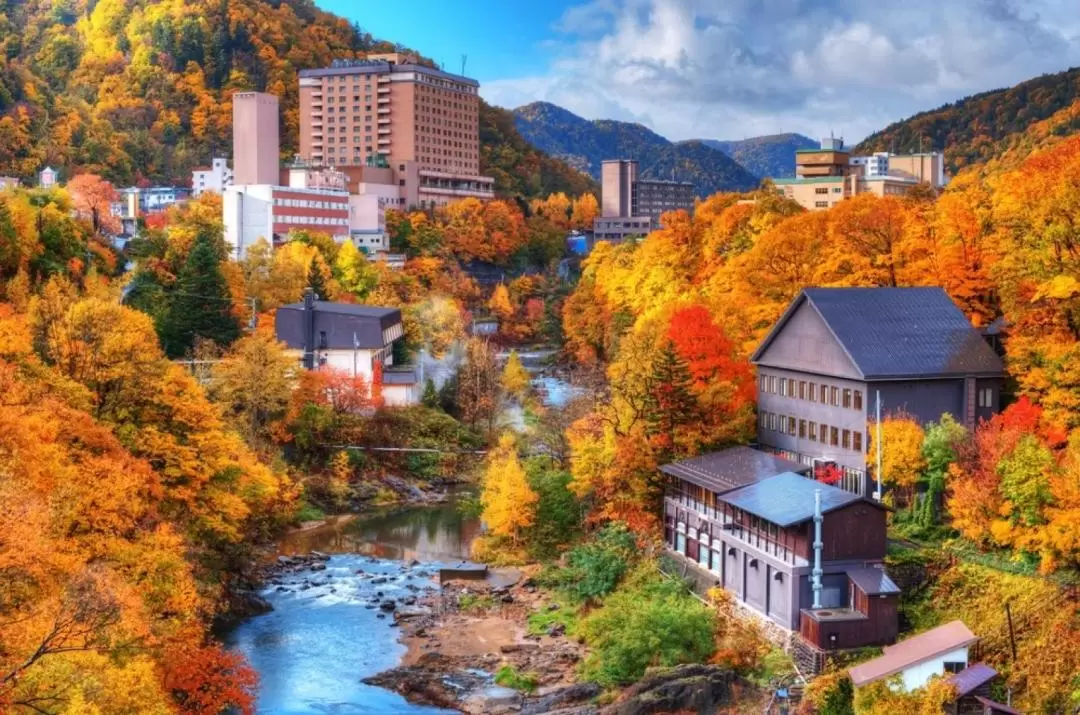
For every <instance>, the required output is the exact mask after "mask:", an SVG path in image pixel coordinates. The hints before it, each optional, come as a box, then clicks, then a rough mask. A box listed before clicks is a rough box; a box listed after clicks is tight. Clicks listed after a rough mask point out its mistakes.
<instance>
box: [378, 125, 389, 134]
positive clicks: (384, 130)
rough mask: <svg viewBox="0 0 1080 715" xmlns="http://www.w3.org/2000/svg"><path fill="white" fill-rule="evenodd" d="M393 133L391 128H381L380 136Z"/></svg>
mask: <svg viewBox="0 0 1080 715" xmlns="http://www.w3.org/2000/svg"><path fill="white" fill-rule="evenodd" d="M391 131H392V130H391V129H390V127H389V126H383V127H379V134H389V133H390V132H391Z"/></svg>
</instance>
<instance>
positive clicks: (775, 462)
mask: <svg viewBox="0 0 1080 715" xmlns="http://www.w3.org/2000/svg"><path fill="white" fill-rule="evenodd" d="M807 470H809V467H805V466H803V465H801V464H799V463H798V462H792V461H790V460H787V459H784V458H783V457H778V456H776V455H774V454H769V453H768V452H762V451H761V450H757V449H753V448H752V447H732V448H730V449H725V450H722V451H720V452H712V453H710V454H703V455H701V456H699V457H693V458H692V459H684V460H682V461H681V462H674V463H672V464H665V465H663V466H662V467H660V471H661V472H663V473H664V474H670V475H671V476H673V477H677V478H679V479H685V480H686V481H688V482H690V483H691V484H697V485H698V486H699V487H705V488H706V489H709V490H711V491H713V492H716V493H717V494H722V493H723V492H727V491H730V490H732V489H736V488H738V487H742V486H746V485H747V484H753V483H754V482H760V481H761V480H763V479H768V478H769V477H775V476H776V475H777V474H783V473H784V472H797V473H798V472H805V471H807Z"/></svg>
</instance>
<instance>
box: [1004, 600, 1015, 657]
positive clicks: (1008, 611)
mask: <svg viewBox="0 0 1080 715" xmlns="http://www.w3.org/2000/svg"><path fill="white" fill-rule="evenodd" d="M1005 620H1007V621H1008V622H1009V646H1010V647H1011V648H1012V659H1013V663H1015V662H1016V631H1014V630H1013V620H1012V609H1011V608H1010V607H1009V602H1008V601H1006V602H1005Z"/></svg>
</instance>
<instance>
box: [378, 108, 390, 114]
mask: <svg viewBox="0 0 1080 715" xmlns="http://www.w3.org/2000/svg"><path fill="white" fill-rule="evenodd" d="M379 114H380V115H389V114H390V107H379Z"/></svg>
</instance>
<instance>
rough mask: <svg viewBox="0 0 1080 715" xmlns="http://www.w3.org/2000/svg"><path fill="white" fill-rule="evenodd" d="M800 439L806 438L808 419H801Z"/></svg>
mask: <svg viewBox="0 0 1080 715" xmlns="http://www.w3.org/2000/svg"><path fill="white" fill-rule="evenodd" d="M799 439H806V420H799Z"/></svg>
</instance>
